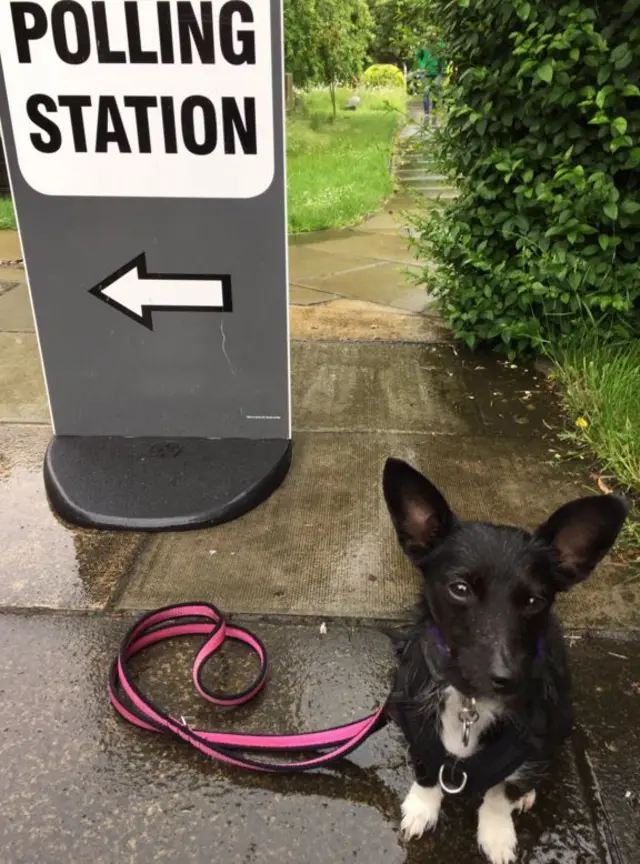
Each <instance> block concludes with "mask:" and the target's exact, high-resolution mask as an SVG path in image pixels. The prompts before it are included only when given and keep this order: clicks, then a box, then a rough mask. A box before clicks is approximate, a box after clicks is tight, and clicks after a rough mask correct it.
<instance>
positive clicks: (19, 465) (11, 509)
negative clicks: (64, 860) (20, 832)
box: [0, 424, 142, 859]
mask: <svg viewBox="0 0 640 864" xmlns="http://www.w3.org/2000/svg"><path fill="white" fill-rule="evenodd" d="M50 436H51V432H50V430H49V428H48V427H34V426H16V425H13V424H0V550H1V554H0V607H5V608H6V607H8V606H12V607H23V608H27V607H39V608H43V607H44V608H64V609H101V608H103V607H104V606H105V605H106V604H107V603H108V602H109V600H110V598H111V597H112V595H113V594H114V592H115V590H116V589H117V587H118V585H119V584H120V581H121V580H122V579H123V578H124V577H125V576H126V575H127V573H128V571H129V568H130V566H131V563H132V561H133V558H134V557H135V555H136V553H137V551H138V549H139V546H140V544H141V543H142V537H141V536H140V535H137V534H128V533H127V534H110V533H101V532H92V531H80V530H72V529H70V528H69V527H67V526H65V525H63V524H62V523H61V522H60V521H58V519H57V518H56V517H55V516H54V515H53V513H52V512H51V510H50V509H49V506H48V504H47V500H46V497H45V491H44V483H43V479H42V461H43V457H44V453H45V449H46V447H47V444H48V443H49V439H50ZM0 859H1V855H0Z"/></svg>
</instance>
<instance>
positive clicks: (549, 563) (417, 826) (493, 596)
mask: <svg viewBox="0 0 640 864" xmlns="http://www.w3.org/2000/svg"><path fill="white" fill-rule="evenodd" d="M383 489H384V496H385V500H386V502H387V507H388V508H389V512H390V514H391V518H392V520H393V524H394V526H395V529H396V532H397V534H398V539H399V541H400V544H401V546H402V548H403V549H404V551H405V553H406V554H407V555H408V557H409V558H410V560H411V561H412V562H413V564H414V565H415V566H416V567H417V568H418V570H419V571H420V573H421V575H422V577H423V599H422V605H421V611H420V615H419V620H418V622H417V625H416V627H415V628H414V630H413V631H412V632H411V633H409V634H407V635H406V636H405V637H404V638H403V639H402V640H401V643H400V645H399V657H400V659H399V668H398V673H397V679H396V686H395V688H394V694H393V696H392V700H391V714H392V716H393V717H394V719H395V720H396V722H397V723H398V724H399V725H400V727H401V729H402V730H403V732H404V734H405V736H406V739H407V742H408V744H409V751H410V755H411V761H412V764H413V768H414V771H415V777H416V781H415V783H414V784H413V786H412V787H411V790H410V792H409V794H408V795H407V797H406V799H405V801H404V803H403V805H402V815H403V819H402V830H403V833H404V835H405V837H406V838H407V839H409V838H411V837H420V836H421V835H422V834H423V832H424V831H425V830H426V829H430V828H433V827H434V826H435V825H436V822H437V820H438V815H439V812H440V805H441V803H442V798H443V796H444V794H445V793H450V794H458V793H462V792H465V793H471V795H475V796H477V800H478V802H479V804H480V806H479V810H478V844H479V846H480V848H481V849H482V851H483V852H484V853H485V855H486V856H487V857H488V858H489V860H490V861H491V862H492V864H508V862H511V861H513V860H514V859H515V851H516V846H517V841H516V833H515V828H514V824H513V818H512V815H511V814H512V812H513V811H523V810H528V809H529V808H530V807H532V806H533V803H534V801H535V788H534V787H535V780H536V778H537V777H538V776H539V775H540V773H541V771H543V770H544V767H545V765H546V764H547V763H548V762H549V760H550V758H551V756H552V754H553V752H554V750H555V749H556V748H557V747H558V746H559V745H560V744H561V743H562V741H563V740H564V739H565V738H566V737H567V735H568V734H569V732H570V730H571V726H572V723H573V714H572V701H571V677H570V672H569V667H568V662H567V655H566V651H565V647H564V641H563V634H562V630H561V627H560V624H559V622H558V620H557V619H556V618H555V616H554V615H553V613H552V612H551V607H552V604H553V601H554V597H555V595H556V592H558V591H566V590H568V589H569V588H571V587H572V586H573V585H575V584H576V583H577V582H580V581H581V580H583V579H586V577H587V576H588V575H589V573H590V572H591V571H592V570H593V568H594V567H595V566H596V564H597V563H598V562H599V561H600V560H601V558H602V557H603V556H604V555H605V554H606V553H607V551H608V550H609V549H610V548H611V546H612V545H613V543H614V542H615V540H616V538H617V536H618V532H619V531H620V529H621V527H622V525H623V523H624V520H625V518H626V516H627V513H628V506H627V504H626V502H625V501H624V500H623V499H621V498H618V497H616V496H614V495H607V496H589V497H585V498H580V499H577V500H575V501H571V502H570V503H568V504H565V505H564V506H563V507H561V508H560V509H559V510H556V512H555V513H554V514H553V515H552V516H551V517H550V518H549V519H548V520H547V521H546V522H545V523H544V524H543V525H541V526H540V527H539V528H538V529H537V530H536V531H535V532H534V533H533V534H530V533H528V532H527V531H524V530H521V529H520V528H515V527H510V526H506V525H492V524H488V523H483V522H465V521H462V520H460V519H458V518H457V517H456V516H455V514H454V513H453V512H452V511H451V509H450V507H449V505H448V504H447V502H446V501H445V499H444V498H443V496H442V495H441V493H440V492H439V491H438V490H437V489H436V488H435V486H433V485H432V484H431V483H430V482H429V481H428V480H427V479H426V478H425V477H423V475H422V474H420V473H419V472H418V471H415V470H414V469H413V468H411V467H410V466H409V465H407V463H406V462H402V461H400V460H397V459H389V460H388V461H387V463H386V465H385V468H384V476H383Z"/></svg>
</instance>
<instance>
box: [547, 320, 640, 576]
mask: <svg viewBox="0 0 640 864" xmlns="http://www.w3.org/2000/svg"><path fill="white" fill-rule="evenodd" d="M551 359H552V360H553V363H554V371H553V378H554V379H555V381H557V383H558V384H559V386H560V391H561V399H562V402H563V404H564V407H565V410H566V412H567V414H568V417H569V420H570V423H571V426H570V429H569V431H568V432H567V433H566V435H565V436H564V437H566V438H568V439H569V440H571V441H573V442H574V443H575V444H576V445H577V446H578V447H579V448H580V449H581V450H582V451H583V452H584V451H587V452H589V453H591V454H592V455H593V456H594V457H595V459H596V460H597V462H598V467H599V475H600V478H601V482H600V484H599V485H600V489H601V490H602V491H606V490H607V488H612V487H616V488H617V489H619V490H620V491H622V492H625V493H630V495H631V498H632V500H633V502H634V506H633V509H632V513H631V516H630V519H629V521H628V522H627V525H626V526H625V529H624V532H623V535H622V537H621V542H620V544H619V548H620V550H621V551H622V550H624V549H626V550H627V551H628V552H629V554H630V556H632V557H633V560H634V561H635V562H636V563H638V562H639V561H640V558H639V557H638V550H640V513H639V506H638V504H639V502H640V342H638V341H634V342H623V343H615V342H606V341H602V339H601V338H598V337H597V336H596V335H593V334H589V333H585V334H580V335H577V336H574V337H572V338H571V339H570V340H568V341H567V342H566V343H565V344H564V345H563V346H562V347H561V348H559V349H557V350H555V351H553V352H551Z"/></svg>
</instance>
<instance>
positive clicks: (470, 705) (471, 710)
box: [458, 696, 480, 747]
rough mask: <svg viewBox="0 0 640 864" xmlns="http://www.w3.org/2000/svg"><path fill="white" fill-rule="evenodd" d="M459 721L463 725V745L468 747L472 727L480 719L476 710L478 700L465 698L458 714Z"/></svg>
mask: <svg viewBox="0 0 640 864" xmlns="http://www.w3.org/2000/svg"><path fill="white" fill-rule="evenodd" d="M458 719H459V720H460V722H461V723H462V744H463V746H464V747H468V746H469V739H470V737H471V727H472V726H473V724H474V723H477V722H478V720H479V719H480V715H479V714H478V710H477V708H476V700H475V699H474V697H473V696H465V697H464V700H463V702H462V708H461V709H460V711H459V713H458Z"/></svg>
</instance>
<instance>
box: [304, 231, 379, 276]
mask: <svg viewBox="0 0 640 864" xmlns="http://www.w3.org/2000/svg"><path fill="white" fill-rule="evenodd" d="M337 242H340V243H342V242H344V241H343V240H339V241H337ZM324 245H325V244H319V245H318V246H317V247H314V246H311V245H293V246H291V245H290V246H289V281H290V282H295V283H301V282H302V281H303V280H306V279H309V278H311V277H312V278H320V277H323V276H330V275H331V274H332V273H349V272H351V271H353V270H358V269H360V268H362V267H371V266H374V265H375V264H377V263H378V261H377V259H376V258H375V256H365V255H361V254H359V253H355V254H350V253H349V252H348V250H345V253H344V254H336V253H331V252H330V250H328V249H324Z"/></svg>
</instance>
